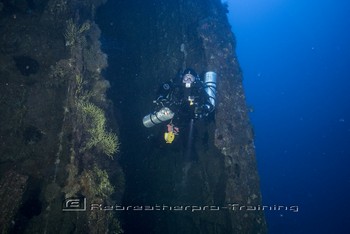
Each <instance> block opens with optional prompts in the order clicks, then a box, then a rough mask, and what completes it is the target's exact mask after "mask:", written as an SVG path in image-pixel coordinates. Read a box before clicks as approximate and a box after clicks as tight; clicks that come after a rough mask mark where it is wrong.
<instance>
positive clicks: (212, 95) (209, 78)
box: [204, 71, 216, 111]
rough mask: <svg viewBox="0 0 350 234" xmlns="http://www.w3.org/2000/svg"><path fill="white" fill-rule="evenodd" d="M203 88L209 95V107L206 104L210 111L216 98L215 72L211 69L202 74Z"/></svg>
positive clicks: (213, 107)
mask: <svg viewBox="0 0 350 234" xmlns="http://www.w3.org/2000/svg"><path fill="white" fill-rule="evenodd" d="M204 90H205V92H206V93H207V94H208V96H209V102H210V104H211V107H210V106H209V105H207V106H208V107H209V108H210V109H211V111H213V110H214V109H215V100H216V73H215V72H213V71H208V72H206V73H205V76H204Z"/></svg>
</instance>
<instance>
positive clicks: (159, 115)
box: [142, 107, 174, 128]
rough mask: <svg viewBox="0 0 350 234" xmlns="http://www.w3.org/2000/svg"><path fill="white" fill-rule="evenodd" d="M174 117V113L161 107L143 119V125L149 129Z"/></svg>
mask: <svg viewBox="0 0 350 234" xmlns="http://www.w3.org/2000/svg"><path fill="white" fill-rule="evenodd" d="M173 117H174V112H172V111H171V110H170V109H169V108H168V107H163V108H162V109H160V110H159V111H158V112H154V113H151V114H149V115H146V116H145V117H143V120H142V121H143V125H145V127H147V128H150V127H153V126H154V125H156V124H159V123H161V122H164V121H167V120H170V119H172V118H173Z"/></svg>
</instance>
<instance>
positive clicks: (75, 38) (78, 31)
mask: <svg viewBox="0 0 350 234" xmlns="http://www.w3.org/2000/svg"><path fill="white" fill-rule="evenodd" d="M89 29H90V23H89V22H85V23H83V24H82V25H80V26H79V25H77V24H76V23H74V22H73V20H72V19H70V20H68V22H67V27H66V31H65V33H64V38H65V40H66V46H74V45H75V44H77V43H78V42H80V40H81V36H82V33H83V32H85V31H87V30H89Z"/></svg>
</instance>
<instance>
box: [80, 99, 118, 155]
mask: <svg viewBox="0 0 350 234" xmlns="http://www.w3.org/2000/svg"><path fill="white" fill-rule="evenodd" d="M77 106H78V110H79V113H80V117H81V119H82V122H83V124H84V126H86V127H87V132H88V133H89V137H88V140H87V142H86V146H85V150H89V149H92V148H97V149H98V150H100V151H101V152H103V153H105V154H107V155H108V156H109V157H113V154H115V153H117V152H118V150H119V142H118V137H117V135H116V134H114V133H112V132H107V131H106V117H105V115H104V112H103V110H102V109H101V108H99V107H97V106H96V105H94V104H92V103H90V102H84V101H79V102H78V103H77Z"/></svg>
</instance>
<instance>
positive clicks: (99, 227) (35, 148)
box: [0, 0, 123, 233]
mask: <svg viewBox="0 0 350 234" xmlns="http://www.w3.org/2000/svg"><path fill="white" fill-rule="evenodd" d="M103 2H105V1H103V0H91V1H89V0H88V1H79V0H72V1H66V0H47V1H36V0H33V1H0V35H1V38H0V48H1V49H0V109H1V111H0V112H1V115H0V126H1V128H0V145H1V148H0V155H1V157H0V177H1V178H2V179H1V182H0V194H1V198H2V199H3V203H2V205H1V210H0V222H1V223H0V226H1V232H2V233H9V232H11V233H59V232H62V233H107V232H114V233H118V232H120V231H121V228H120V226H119V221H118V219H117V217H116V214H115V213H113V212H110V213H106V212H103V211H96V210H95V211H89V209H87V211H86V212H80V213H79V212H68V211H67V212H63V209H64V208H70V207H65V206H68V205H70V203H69V202H68V203H65V202H64V200H65V199H67V198H68V199H69V198H76V197H82V196H83V197H85V198H86V199H87V201H88V202H89V204H90V203H93V202H96V203H98V204H102V203H104V202H115V201H118V199H119V200H120V197H121V195H122V193H123V175H122V172H121V168H120V167H119V166H118V163H117V161H116V160H114V161H113V160H112V157H113V156H115V155H116V152H117V151H118V146H119V143H118V137H117V135H116V134H115V133H113V132H112V126H114V128H113V129H114V130H116V127H117V125H116V123H115V122H114V121H113V118H111V117H112V115H111V113H112V111H111V110H112V108H111V103H110V102H109V101H108V100H107V98H106V90H107V89H108V88H109V86H110V85H109V82H108V81H106V80H105V79H104V78H103V77H102V75H101V72H102V70H103V69H105V68H106V67H107V56H106V55H105V54H104V53H103V52H102V51H101V49H100V42H99V37H100V30H99V28H98V26H97V25H96V24H95V23H94V22H93V20H94V14H95V9H96V8H97V7H98V6H100V5H101V4H103ZM112 178H113V179H114V180H117V181H116V184H113V185H112V183H111V179H112ZM114 199H116V200H114Z"/></svg>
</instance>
